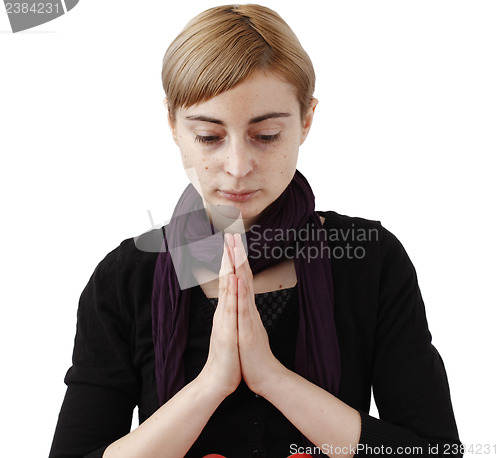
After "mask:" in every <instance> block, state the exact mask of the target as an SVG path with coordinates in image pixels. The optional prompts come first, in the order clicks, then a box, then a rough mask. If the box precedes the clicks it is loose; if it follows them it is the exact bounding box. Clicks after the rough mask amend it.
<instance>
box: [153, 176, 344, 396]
mask: <svg viewBox="0 0 500 458" xmlns="http://www.w3.org/2000/svg"><path fill="white" fill-rule="evenodd" d="M163 230H164V233H163V235H164V243H165V250H164V251H162V252H161V253H160V254H159V255H158V260H157V263H156V270H155V273H154V282H153V295H152V319H153V341H154V348H155V358H156V383H157V389H158V398H159V401H160V405H162V404H164V403H165V402H166V401H168V400H169V399H170V398H171V397H172V396H174V395H175V394H176V393H177V392H178V391H179V390H180V389H181V388H183V387H184V385H185V379H184V363H183V353H184V349H185V348H186V343H187V338H188V330H189V304H190V289H189V286H194V285H195V284H197V283H196V280H195V279H194V277H193V276H192V274H191V267H192V266H193V262H195V263H198V264H201V265H202V266H204V267H205V268H208V269H210V270H211V271H212V272H216V273H217V272H218V271H219V268H220V261H221V258H222V248H223V235H222V234H221V233H220V232H218V231H216V230H214V227H213V226H212V225H211V224H210V222H209V220H208V218H207V215H206V213H205V210H204V208H203V203H202V200H201V197H200V195H199V194H198V192H197V191H196V190H195V188H194V187H193V186H192V185H188V187H187V188H186V189H185V191H184V193H183V194H182V196H181V198H180V199H179V202H178V203H177V206H176V207H175V210H174V213H173V217H172V220H171V221H170V223H169V224H168V225H167V226H166V227H164V228H163ZM294 234H295V235H296V236H295V237H292V236H291V235H294ZM245 236H246V241H247V247H248V259H249V262H250V267H251V269H252V272H253V274H254V275H255V274H257V273H258V272H260V271H261V270H264V269H265V268H267V267H269V266H270V265H272V264H273V263H276V262H277V261H280V260H283V259H285V256H286V257H287V258H290V257H293V258H294V263H295V270H296V275H297V283H298V293H299V327H298V334H297V346H296V353H295V371H296V372H297V373H298V374H299V375H301V376H303V377H304V378H306V379H308V380H309V381H311V382H312V383H314V384H316V385H318V386H320V387H322V388H324V389H325V390H327V391H328V392H330V393H332V394H334V395H336V394H337V392H338V388H339V383H340V353H339V347H338V342H337V333H336V330H335V322H334V313H333V279H332V271H331V261H330V256H329V254H330V255H331V253H329V251H330V249H329V247H328V243H327V237H326V230H324V229H323V228H322V225H321V220H320V217H319V215H318V213H316V212H315V211H314V194H313V192H312V189H311V187H310V186H309V183H308V182H307V180H306V179H305V177H304V176H303V175H302V174H301V173H300V172H299V171H298V170H297V171H296V172H295V176H294V177H293V179H292V181H291V182H290V184H289V185H288V187H287V188H286V189H285V191H284V192H283V193H282V194H281V195H280V196H279V197H278V199H276V201H274V202H273V203H272V204H271V205H270V206H269V207H268V208H267V209H266V211H265V212H264V213H263V215H262V216H261V217H260V219H259V221H258V224H256V225H254V226H253V227H252V228H251V230H250V231H248V232H246V233H245ZM242 239H243V240H244V239H245V237H242ZM167 240H168V243H167ZM170 251H172V253H173V256H172V253H171V252H170ZM266 253H267V255H266ZM277 254H278V255H279V254H282V255H283V257H282V258H281V259H273V258H274V257H275V256H276V255H277ZM271 255H272V256H271ZM190 256H191V257H192V260H190V261H189V260H188V259H187V258H188V257H190ZM174 264H175V268H174ZM181 283H182V285H181Z"/></svg>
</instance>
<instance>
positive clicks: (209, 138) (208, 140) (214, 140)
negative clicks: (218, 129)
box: [194, 135, 221, 143]
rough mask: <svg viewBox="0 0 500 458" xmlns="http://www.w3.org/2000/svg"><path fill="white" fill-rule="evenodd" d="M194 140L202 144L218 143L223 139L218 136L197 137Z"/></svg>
mask: <svg viewBox="0 0 500 458" xmlns="http://www.w3.org/2000/svg"><path fill="white" fill-rule="evenodd" d="M194 139H195V141H197V142H200V143H217V142H218V141H219V140H220V139H221V138H220V137H219V136H218V135H197V136H196V137H195V138H194Z"/></svg>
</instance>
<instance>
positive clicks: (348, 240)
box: [318, 211, 407, 262]
mask: <svg viewBox="0 0 500 458" xmlns="http://www.w3.org/2000/svg"><path fill="white" fill-rule="evenodd" d="M318 214H319V215H320V216H322V217H323V218H325V220H324V224H323V227H324V228H325V229H326V230H327V233H328V236H327V238H328V242H329V244H330V245H331V246H332V247H339V246H341V247H344V248H346V249H350V250H351V253H354V251H355V250H357V253H358V254H359V253H363V259H365V260H371V261H373V260H374V259H373V258H374V257H376V258H377V259H378V261H379V262H383V261H384V260H386V259H387V258H393V257H401V256H404V257H407V254H406V251H405V249H404V247H403V245H402V244H401V242H400V241H399V239H398V238H397V237H396V236H395V235H394V234H393V233H392V232H391V231H390V230H389V229H387V228H386V227H385V226H384V225H383V224H382V222H381V221H379V220H372V219H367V218H362V217H359V216H348V215H343V214H341V213H338V212H336V211H318ZM336 249H337V251H340V248H336Z"/></svg>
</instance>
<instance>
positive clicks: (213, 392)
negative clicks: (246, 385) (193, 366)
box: [193, 366, 235, 402]
mask: <svg viewBox="0 0 500 458" xmlns="http://www.w3.org/2000/svg"><path fill="white" fill-rule="evenodd" d="M193 382H194V383H196V385H198V386H199V389H201V390H203V391H204V392H205V393H206V395H207V396H209V397H211V398H212V397H213V398H214V399H216V400H217V401H218V402H222V401H223V400H224V399H225V398H227V397H228V396H229V395H230V394H231V393H232V392H233V391H234V389H235V388H232V387H229V386H226V385H225V383H224V382H223V380H221V377H220V376H218V375H217V373H215V372H214V371H211V370H209V369H208V368H207V367H206V366H205V367H204V368H203V369H202V371H201V372H200V373H199V374H198V377H196V378H195V379H194V380H193Z"/></svg>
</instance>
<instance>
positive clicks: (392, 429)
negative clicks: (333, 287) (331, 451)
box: [358, 228, 462, 457]
mask: <svg viewBox="0 0 500 458" xmlns="http://www.w3.org/2000/svg"><path fill="white" fill-rule="evenodd" d="M380 248H381V263H382V264H381V271H380V286H379V308H378V312H377V324H376V332H375V343H374V359H373V369H372V386H373V395H374V399H375V403H376V405H377V408H378V411H379V416H380V419H376V418H374V417H371V416H369V415H368V414H367V413H364V412H360V413H361V420H362V427H361V438H360V446H359V448H358V455H359V456H364V455H380V454H382V455H396V454H399V455H400V454H403V455H406V456H420V457H422V456H432V457H437V456H462V453H460V451H461V450H460V441H459V437H458V432H457V428H456V424H455V418H454V414H453V409H452V405H451V400H450V391H449V387H448V380H447V377H446V372H445V368H444V365H443V361H442V359H441V357H440V355H439V353H438V352H437V350H436V349H435V348H434V346H433V345H432V343H431V334H430V332H429V329H428V325H427V319H426V314H425V308H424V303H423V300H422V297H421V294H420V289H419V286H418V283H417V275H416V272H415V269H414V267H413V264H412V263H411V261H410V259H409V257H408V255H407V253H406V251H405V250H404V248H403V246H402V245H401V243H400V242H399V241H398V240H397V239H396V237H395V236H394V235H393V234H391V233H390V232H389V231H387V230H386V229H383V228H382V237H381V241H380Z"/></svg>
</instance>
